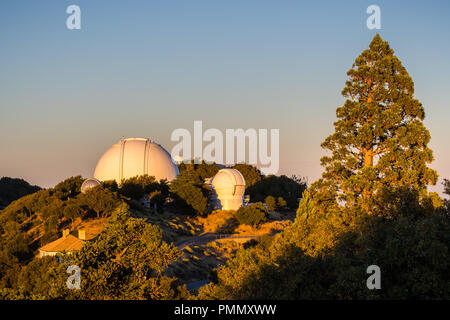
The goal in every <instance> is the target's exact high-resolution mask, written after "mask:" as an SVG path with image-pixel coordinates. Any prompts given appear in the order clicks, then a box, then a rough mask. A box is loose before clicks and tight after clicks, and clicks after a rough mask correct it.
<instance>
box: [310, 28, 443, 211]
mask: <svg viewBox="0 0 450 320" xmlns="http://www.w3.org/2000/svg"><path fill="white" fill-rule="evenodd" d="M347 75H348V76H349V79H348V80H347V81H346V86H345V88H344V89H343V91H342V95H343V96H344V97H345V98H347V100H346V101H345V104H344V105H343V106H342V107H339V108H337V110H336V116H337V118H338V120H337V121H336V122H335V123H334V126H335V132H334V133H333V134H332V135H330V136H329V137H328V138H327V139H326V140H325V141H324V142H323V143H322V147H323V148H324V149H327V150H329V151H331V156H325V157H323V158H322V159H321V163H322V166H323V167H324V168H325V172H324V173H323V174H322V178H321V179H319V180H318V181H316V182H315V183H314V184H313V185H312V186H311V190H312V194H313V198H314V201H315V202H316V203H318V204H320V207H322V208H325V209H327V210H329V209H331V208H333V207H334V208H337V207H338V206H341V207H342V206H345V207H347V208H361V209H363V210H365V211H366V212H367V213H369V214H373V213H376V212H378V213H381V214H385V212H387V211H390V212H392V210H391V209H393V208H392V207H397V208H396V209H398V208H399V207H401V206H402V204H401V202H402V201H403V202H404V199H403V200H402V197H403V198H404V197H405V195H406V194H408V195H409V196H411V195H414V196H415V199H417V203H420V199H423V198H424V197H427V191H426V187H427V185H429V184H435V183H436V180H437V173H436V172H435V171H434V170H432V169H430V168H428V167H427V164H429V163H430V162H431V161H432V160H433V155H432V151H431V150H430V149H429V148H428V146H427V145H428V143H429V141H430V133H429V132H428V130H427V129H426V128H425V126H424V125H423V122H422V121H423V119H424V117H425V113H424V108H423V106H422V104H421V103H420V102H419V101H418V100H417V99H415V98H414V83H413V81H412V79H411V77H410V76H409V74H408V72H407V71H406V69H405V67H404V66H403V65H402V63H401V61H400V60H399V59H398V58H397V57H396V56H395V55H394V51H393V50H392V49H391V48H390V47H389V44H388V42H387V41H384V40H383V39H382V38H381V37H380V36H379V35H378V34H377V35H376V36H375V37H374V38H373V40H372V42H371V43H370V45H369V48H368V49H366V50H364V51H363V52H362V53H361V54H360V55H359V56H358V57H357V58H356V60H355V62H354V64H353V66H352V68H351V69H350V70H349V71H348V72H347ZM409 199H410V198H409ZM386 209H389V210H386Z"/></svg>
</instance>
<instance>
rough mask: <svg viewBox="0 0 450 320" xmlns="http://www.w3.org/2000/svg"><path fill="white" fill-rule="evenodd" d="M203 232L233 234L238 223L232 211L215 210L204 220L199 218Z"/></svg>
mask: <svg viewBox="0 0 450 320" xmlns="http://www.w3.org/2000/svg"><path fill="white" fill-rule="evenodd" d="M200 221H201V222H202V223H203V228H204V231H205V232H215V233H223V234H229V233H233V231H234V229H236V227H237V226H238V224H239V222H238V221H237V220H236V215H235V212H234V211H227V210H216V211H213V212H212V213H210V214H209V215H208V216H207V217H206V218H201V219H200Z"/></svg>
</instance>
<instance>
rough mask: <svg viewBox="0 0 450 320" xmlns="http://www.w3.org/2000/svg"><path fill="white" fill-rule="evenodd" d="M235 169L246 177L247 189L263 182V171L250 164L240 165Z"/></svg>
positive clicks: (234, 167) (235, 166) (236, 165)
mask: <svg viewBox="0 0 450 320" xmlns="http://www.w3.org/2000/svg"><path fill="white" fill-rule="evenodd" d="M233 169H236V170H238V171H239V172H240V173H241V174H242V175H243V176H244V179H245V187H246V188H248V187H251V186H252V185H254V184H255V183H257V182H258V181H260V180H261V171H259V169H258V168H256V167H254V166H252V165H250V164H246V163H238V164H235V165H234V166H233Z"/></svg>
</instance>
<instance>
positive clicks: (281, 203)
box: [277, 197, 287, 209]
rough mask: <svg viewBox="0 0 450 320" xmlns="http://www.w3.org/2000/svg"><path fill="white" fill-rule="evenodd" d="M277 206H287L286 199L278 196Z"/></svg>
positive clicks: (281, 207) (280, 207)
mask: <svg viewBox="0 0 450 320" xmlns="http://www.w3.org/2000/svg"><path fill="white" fill-rule="evenodd" d="M277 206H278V209H283V208H285V207H287V202H286V200H284V198H283V197H278V198H277Z"/></svg>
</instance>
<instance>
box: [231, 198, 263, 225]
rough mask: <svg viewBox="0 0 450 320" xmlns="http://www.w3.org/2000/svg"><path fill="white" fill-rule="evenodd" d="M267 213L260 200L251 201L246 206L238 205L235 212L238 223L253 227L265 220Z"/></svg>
mask: <svg viewBox="0 0 450 320" xmlns="http://www.w3.org/2000/svg"><path fill="white" fill-rule="evenodd" d="M268 215H269V213H268V212H267V210H266V208H265V207H264V205H263V204H262V203H261V202H257V203H251V204H249V205H248V206H246V207H240V208H239V209H238V211H237V212H236V219H237V220H238V221H239V223H240V224H246V225H250V226H253V227H257V226H259V225H260V224H261V223H263V222H266V221H267V217H268Z"/></svg>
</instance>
